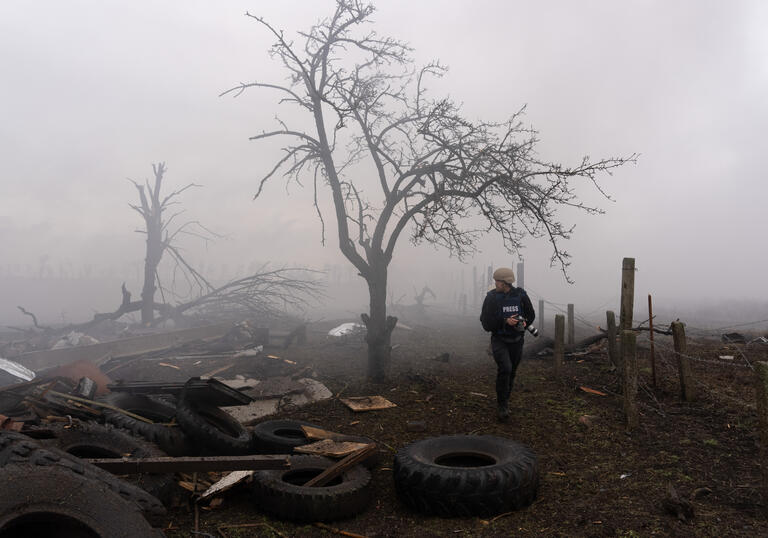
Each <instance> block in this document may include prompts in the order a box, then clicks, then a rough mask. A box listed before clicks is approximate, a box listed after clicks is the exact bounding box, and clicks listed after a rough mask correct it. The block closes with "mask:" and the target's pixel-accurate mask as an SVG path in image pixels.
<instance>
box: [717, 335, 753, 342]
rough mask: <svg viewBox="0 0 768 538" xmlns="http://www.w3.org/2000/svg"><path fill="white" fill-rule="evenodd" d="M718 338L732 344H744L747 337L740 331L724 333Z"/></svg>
mask: <svg viewBox="0 0 768 538" xmlns="http://www.w3.org/2000/svg"><path fill="white" fill-rule="evenodd" d="M720 340H722V341H723V342H731V343H734V344H746V343H747V339H746V338H745V337H744V335H743V334H741V333H725V334H722V335H720Z"/></svg>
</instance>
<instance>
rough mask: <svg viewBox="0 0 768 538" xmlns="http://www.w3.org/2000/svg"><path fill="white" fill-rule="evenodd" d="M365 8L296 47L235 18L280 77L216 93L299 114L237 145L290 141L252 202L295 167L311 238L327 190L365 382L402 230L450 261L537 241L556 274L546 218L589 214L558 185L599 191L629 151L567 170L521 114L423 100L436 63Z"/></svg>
mask: <svg viewBox="0 0 768 538" xmlns="http://www.w3.org/2000/svg"><path fill="white" fill-rule="evenodd" d="M373 12H374V7H373V6H372V5H370V4H367V3H365V2H362V1H359V0H337V2H336V9H335V11H334V13H333V14H332V15H331V17H330V18H328V19H324V20H321V21H320V22H318V23H317V24H316V25H315V26H313V27H312V28H310V29H309V31H306V32H300V33H299V41H300V42H299V43H295V42H294V41H293V40H292V39H290V38H288V37H286V36H285V35H284V33H283V32H282V31H280V30H278V29H277V28H275V27H274V26H273V25H272V24H270V23H269V22H267V21H266V20H264V19H263V18H261V17H257V16H254V15H251V14H250V13H247V14H246V15H247V16H248V17H251V18H253V19H254V20H256V21H257V22H258V23H260V24H261V25H262V26H263V27H264V28H266V29H267V30H268V31H269V32H271V34H272V35H273V37H274V39H275V43H274V45H273V46H272V48H271V55H272V56H273V57H275V58H277V59H278V60H279V61H280V62H282V65H283V66H284V68H285V69H286V71H287V73H288V75H289V78H288V80H289V81H288V82H287V83H285V84H279V83H272V82H269V81H256V82H252V83H241V84H239V85H238V86H236V87H234V88H232V89H230V90H227V91H226V92H224V93H223V94H222V95H224V94H228V93H233V94H234V95H239V94H240V93H242V92H243V91H244V90H246V89H248V88H267V89H272V90H276V91H278V92H279V93H280V94H281V95H282V99H281V101H280V102H281V103H288V104H290V105H295V106H297V107H298V108H299V109H300V110H302V111H304V112H305V113H306V115H307V117H308V118H309V119H311V121H312V123H313V127H312V129H311V130H305V129H302V128H299V127H290V126H288V125H287V124H286V123H284V122H282V121H280V120H278V121H279V128H277V129H275V130H271V131H266V132H262V133H261V134H258V135H256V136H253V137H252V138H251V139H252V140H262V139H267V138H273V137H283V138H285V139H287V140H290V142H289V143H288V144H287V145H286V146H285V147H284V154H283V156H282V158H280V159H279V160H278V162H277V163H276V165H275V166H274V167H273V168H272V169H271V170H270V171H269V172H268V173H267V174H266V175H265V176H264V177H263V178H262V180H261V183H260V185H259V189H258V192H257V194H256V197H258V196H259V194H260V193H261V192H262V188H263V187H264V184H265V182H266V181H267V180H269V179H270V178H272V177H273V176H274V175H275V174H276V173H278V172H279V171H282V172H283V173H284V175H285V176H286V178H287V179H288V180H289V181H290V180H291V179H294V180H296V181H297V182H298V181H300V176H302V175H303V174H304V173H305V172H308V173H309V174H310V176H311V177H313V185H314V191H315V207H316V210H317V212H318V215H319V218H320V221H321V223H322V228H323V229H322V241H323V242H324V240H325V222H324V220H323V215H322V211H321V204H319V203H318V191H319V189H320V187H322V186H323V185H324V186H327V187H328V188H329V189H330V196H331V200H332V202H333V207H334V211H335V216H336V219H335V221H336V226H337V231H338V242H339V247H340V249H341V252H342V253H343V254H344V256H345V257H346V258H347V259H348V260H349V261H350V262H351V263H352V264H353V265H354V266H355V267H356V268H357V270H358V271H359V273H360V275H361V276H362V277H363V278H364V279H365V281H366V282H367V284H368V290H369V295H370V311H369V312H368V313H367V314H362V316H361V317H362V319H363V321H364V322H365V324H366V327H367V330H368V331H367V342H368V376H369V378H371V379H373V380H382V379H384V378H385V377H386V375H387V371H388V366H389V361H390V351H391V346H390V337H391V332H392V330H393V328H394V327H395V323H396V322H397V320H396V318H393V317H391V316H387V312H386V297H387V270H388V266H389V263H390V261H391V260H392V256H393V254H394V250H395V246H396V245H397V242H398V240H399V239H400V237H401V235H402V234H403V232H405V231H406V229H408V230H409V232H410V238H411V241H412V242H414V243H419V242H422V241H428V242H431V243H435V244H438V245H441V246H443V247H446V248H448V249H449V250H450V251H452V252H453V253H455V254H457V255H458V256H459V257H462V256H465V255H467V254H470V253H472V252H474V250H475V241H476V239H477V238H478V236H479V235H480V234H485V233H487V232H489V231H495V232H497V233H498V234H500V235H501V238H502V239H503V242H504V245H505V246H506V247H507V249H508V250H510V251H515V250H517V249H518V248H519V247H520V246H521V242H522V240H523V238H524V237H526V236H533V237H544V238H546V239H548V240H549V242H550V243H551V245H552V248H553V253H552V263H553V264H559V265H560V266H561V267H562V270H563V273H564V274H565V275H566V278H567V273H566V268H567V265H568V253H567V252H566V251H564V250H563V249H562V248H561V246H560V242H561V240H565V239H568V238H569V236H570V233H571V230H572V228H570V227H568V226H566V225H563V224H562V223H561V222H560V221H559V220H558V218H557V215H556V209H557V208H558V207H560V206H570V207H576V208H579V209H581V210H583V211H586V212H587V213H600V212H601V211H600V209H599V208H597V207H592V206H588V205H585V204H584V203H582V202H581V201H580V200H579V199H578V198H577V196H576V194H575V193H574V190H573V187H572V180H573V179H577V178H579V179H586V180H587V181H589V182H591V183H592V184H593V185H594V186H595V187H596V188H597V189H598V191H599V192H600V193H602V194H605V193H603V191H602V190H601V189H600V187H599V185H598V184H597V183H596V175H597V174H598V173H600V172H610V171H611V170H612V169H613V168H616V167H618V166H621V165H622V164H624V163H626V162H627V161H629V160H633V159H634V156H630V157H629V158H609V159H603V160H599V161H596V162H593V161H591V160H590V159H589V158H584V159H583V160H582V161H581V162H580V163H578V164H577V165H575V166H564V165H561V164H557V163H550V162H544V161H542V160H540V159H539V158H538V157H537V156H536V153H535V151H534V148H535V146H536V142H537V138H536V132H535V131H534V130H532V129H530V128H527V127H525V126H523V124H522V122H521V113H522V110H521V111H520V112H518V113H516V114H514V115H513V116H512V117H511V118H510V119H509V120H507V121H504V122H477V121H470V120H469V119H467V118H465V117H464V116H463V115H462V112H461V110H460V106H459V105H458V104H456V103H455V102H453V101H452V100H451V99H448V98H440V99H432V98H430V97H429V95H428V93H427V90H426V86H425V83H426V80H427V78H428V77H430V76H436V77H440V76H442V75H443V74H444V72H445V68H444V67H443V66H442V65H440V64H438V63H430V64H428V65H426V66H424V67H421V68H420V69H414V66H413V62H412V60H411V59H410V58H409V53H410V49H409V47H408V46H407V45H406V44H404V43H401V42H399V41H397V40H395V39H392V38H389V37H382V36H379V35H377V34H376V33H375V32H374V31H371V30H369V29H368V26H369V23H370V19H371V15H372V14H373ZM365 165H367V166H369V167H370V168H369V170H370V171H371V172H372V173H371V172H367V171H364V170H363V167H364V166H365ZM371 177H374V178H375V181H373V182H370V181H368V179H369V178H371ZM371 186H373V189H372V190H373V191H376V193H375V195H372V196H371V195H369V189H370V188H371ZM472 217H481V218H482V221H479V219H477V218H472ZM478 222H482V224H478Z"/></svg>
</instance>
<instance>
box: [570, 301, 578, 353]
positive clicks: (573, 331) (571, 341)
mask: <svg viewBox="0 0 768 538" xmlns="http://www.w3.org/2000/svg"><path fill="white" fill-rule="evenodd" d="M575 342H576V336H575V330H574V327H573V303H568V345H569V346H572V345H573V344H574V343H575Z"/></svg>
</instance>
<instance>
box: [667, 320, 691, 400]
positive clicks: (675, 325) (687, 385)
mask: <svg viewBox="0 0 768 538" xmlns="http://www.w3.org/2000/svg"><path fill="white" fill-rule="evenodd" d="M671 327H672V339H673V340H674V344H675V355H676V356H677V370H678V372H679V374H680V397H681V398H682V399H683V400H685V401H686V402H692V401H693V399H694V397H695V394H694V390H693V374H692V373H691V361H690V359H689V358H688V357H687V356H686V352H687V351H688V346H687V344H686V341H685V326H684V325H683V324H682V323H680V322H679V321H673V322H672V325H671Z"/></svg>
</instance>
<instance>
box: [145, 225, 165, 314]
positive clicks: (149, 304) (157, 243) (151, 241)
mask: <svg viewBox="0 0 768 538" xmlns="http://www.w3.org/2000/svg"><path fill="white" fill-rule="evenodd" d="M155 228H156V227H155V226H154V223H152V222H150V221H147V254H146V258H144V287H143V288H142V290H141V303H142V304H141V323H142V324H143V325H149V324H151V323H152V321H153V319H154V317H155V312H154V308H155V291H156V289H157V287H156V286H155V282H156V275H157V266H158V264H159V263H160V258H161V257H162V255H163V247H162V242H161V236H160V230H159V229H155Z"/></svg>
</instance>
